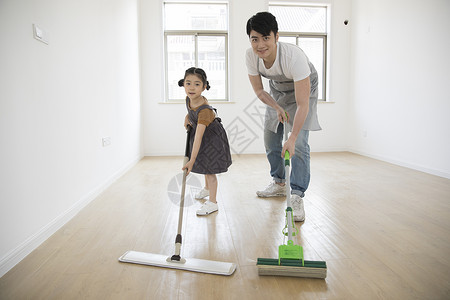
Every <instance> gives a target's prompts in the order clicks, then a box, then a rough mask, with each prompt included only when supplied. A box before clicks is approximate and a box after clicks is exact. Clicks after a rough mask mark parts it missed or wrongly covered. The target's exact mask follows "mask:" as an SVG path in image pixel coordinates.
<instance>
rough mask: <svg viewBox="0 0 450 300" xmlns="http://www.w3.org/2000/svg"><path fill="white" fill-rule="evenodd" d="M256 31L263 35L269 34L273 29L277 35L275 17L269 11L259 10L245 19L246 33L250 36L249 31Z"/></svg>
mask: <svg viewBox="0 0 450 300" xmlns="http://www.w3.org/2000/svg"><path fill="white" fill-rule="evenodd" d="M252 30H254V31H256V32H258V33H260V34H262V35H263V36H267V35H270V32H272V31H273V33H274V35H277V32H278V23H277V19H276V18H275V16H274V15H272V14H271V13H270V12H266V11H263V12H259V13H257V14H256V15H253V16H252V17H251V18H250V19H248V21H247V35H248V36H250V31H252Z"/></svg>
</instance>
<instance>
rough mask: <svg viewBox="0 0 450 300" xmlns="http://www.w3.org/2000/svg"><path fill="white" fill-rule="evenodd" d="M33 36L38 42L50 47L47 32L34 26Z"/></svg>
mask: <svg viewBox="0 0 450 300" xmlns="http://www.w3.org/2000/svg"><path fill="white" fill-rule="evenodd" d="M33 36H34V38H35V39H36V40H38V41H40V42H43V43H44V44H47V45H48V35H47V32H46V31H45V30H43V29H42V28H40V27H38V26H37V25H36V24H33Z"/></svg>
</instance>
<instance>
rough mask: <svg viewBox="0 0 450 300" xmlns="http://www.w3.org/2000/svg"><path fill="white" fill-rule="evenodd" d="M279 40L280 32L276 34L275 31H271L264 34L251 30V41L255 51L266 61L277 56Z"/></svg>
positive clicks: (273, 59) (272, 59)
mask: <svg viewBox="0 0 450 300" xmlns="http://www.w3.org/2000/svg"><path fill="white" fill-rule="evenodd" d="M277 41H278V33H277V35H275V34H274V33H273V31H271V32H270V35H262V34H261V33H259V32H256V31H254V30H252V31H250V43H251V44H252V48H253V52H255V53H256V54H257V55H258V57H259V58H261V59H264V60H265V61H275V58H276V57H277Z"/></svg>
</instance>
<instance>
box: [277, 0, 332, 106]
mask: <svg viewBox="0 0 450 300" xmlns="http://www.w3.org/2000/svg"><path fill="white" fill-rule="evenodd" d="M271 6H277V7H280V6H285V7H307V8H309V7H315V8H316V7H321V8H325V9H326V17H325V18H326V22H327V23H326V25H325V28H326V32H302V31H278V35H279V37H295V44H296V45H297V46H298V47H300V46H299V39H300V38H322V41H323V58H322V78H319V80H322V99H318V101H322V102H328V93H327V83H328V72H327V70H328V31H329V27H328V22H329V7H328V6H326V5H305V4H285V3H276V2H270V3H269V7H268V11H269V12H270V7H271Z"/></svg>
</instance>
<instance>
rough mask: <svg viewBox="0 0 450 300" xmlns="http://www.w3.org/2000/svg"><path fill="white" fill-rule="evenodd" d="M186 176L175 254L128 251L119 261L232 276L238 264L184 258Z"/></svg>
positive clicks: (186, 152)
mask: <svg viewBox="0 0 450 300" xmlns="http://www.w3.org/2000/svg"><path fill="white" fill-rule="evenodd" d="M190 129H191V127H190V126H188V130H187V138H186V150H185V153H184V162H183V166H184V165H186V163H187V162H188V161H189V152H190V151H189V140H190V134H191V130H190ZM186 176H187V170H184V172H183V183H182V188H181V201H180V212H179V217H178V233H177V236H176V238H175V254H174V255H172V256H169V257H167V256H165V255H161V254H152V253H145V252H137V251H127V252H125V254H124V255H122V256H121V257H120V258H119V261H121V262H125V263H132V264H141V265H149V266H156V267H163V268H172V269H180V270H187V271H193V272H201V273H209V274H217V275H231V274H233V272H234V270H235V269H236V264H234V263H228V262H219V261H212V260H204V259H196V258H182V257H181V244H182V236H181V230H182V226H183V211H184V194H185V190H186Z"/></svg>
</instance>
